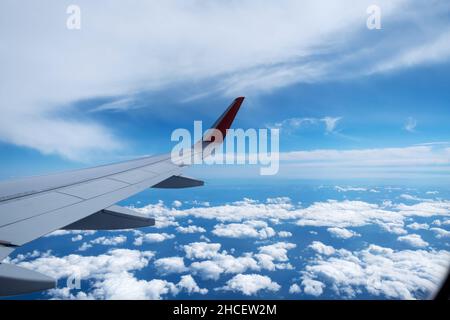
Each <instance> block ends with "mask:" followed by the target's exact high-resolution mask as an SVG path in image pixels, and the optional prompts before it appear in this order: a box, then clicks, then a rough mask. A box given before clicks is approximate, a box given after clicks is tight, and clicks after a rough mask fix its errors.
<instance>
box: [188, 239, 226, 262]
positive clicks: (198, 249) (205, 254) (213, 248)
mask: <svg viewBox="0 0 450 320" xmlns="http://www.w3.org/2000/svg"><path fill="white" fill-rule="evenodd" d="M220 247H221V244H220V243H207V242H193V243H190V244H188V245H184V246H183V248H184V251H185V253H186V258H188V259H211V258H213V257H215V256H216V255H217V254H218V253H219V250H220Z"/></svg>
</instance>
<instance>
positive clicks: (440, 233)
mask: <svg viewBox="0 0 450 320" xmlns="http://www.w3.org/2000/svg"><path fill="white" fill-rule="evenodd" d="M430 230H431V231H433V232H434V233H435V234H436V238H438V239H440V238H450V231H447V230H445V229H442V228H431V229H430Z"/></svg>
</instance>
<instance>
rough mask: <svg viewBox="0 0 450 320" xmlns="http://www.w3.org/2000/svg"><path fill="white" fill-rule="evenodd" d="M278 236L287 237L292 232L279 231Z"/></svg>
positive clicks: (290, 235)
mask: <svg viewBox="0 0 450 320" xmlns="http://www.w3.org/2000/svg"><path fill="white" fill-rule="evenodd" d="M278 236H279V237H280V238H289V237H292V232H289V231H279V232H278Z"/></svg>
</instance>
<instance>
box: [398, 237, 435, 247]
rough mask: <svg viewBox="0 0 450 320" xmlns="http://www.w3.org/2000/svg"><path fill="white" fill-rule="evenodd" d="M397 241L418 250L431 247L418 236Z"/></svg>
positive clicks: (401, 238) (400, 238)
mask: <svg viewBox="0 0 450 320" xmlns="http://www.w3.org/2000/svg"><path fill="white" fill-rule="evenodd" d="M397 240H398V241H401V242H405V243H407V244H409V245H410V246H413V247H417V248H423V247H427V246H428V245H429V243H428V242H426V241H425V240H423V239H422V237H421V236H420V235H418V234H408V235H406V236H401V237H398V238H397Z"/></svg>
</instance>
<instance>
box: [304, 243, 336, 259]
mask: <svg viewBox="0 0 450 320" xmlns="http://www.w3.org/2000/svg"><path fill="white" fill-rule="evenodd" d="M309 248H311V249H313V250H314V251H315V252H317V253H318V254H321V255H325V256H330V255H332V254H334V253H335V252H336V250H335V249H334V248H333V247H332V246H327V245H326V244H324V243H322V242H320V241H313V243H311V244H310V245H309Z"/></svg>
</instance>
